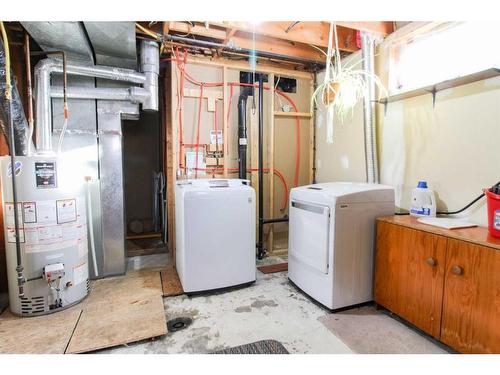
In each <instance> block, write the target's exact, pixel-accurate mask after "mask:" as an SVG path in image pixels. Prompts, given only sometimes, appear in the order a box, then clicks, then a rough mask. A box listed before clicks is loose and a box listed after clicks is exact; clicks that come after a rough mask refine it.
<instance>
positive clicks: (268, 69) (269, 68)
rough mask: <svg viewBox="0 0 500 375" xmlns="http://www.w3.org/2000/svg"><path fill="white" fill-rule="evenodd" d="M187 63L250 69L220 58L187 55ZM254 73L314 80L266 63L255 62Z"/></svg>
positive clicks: (301, 72) (311, 76) (240, 63)
mask: <svg viewBox="0 0 500 375" xmlns="http://www.w3.org/2000/svg"><path fill="white" fill-rule="evenodd" d="M187 62H188V63H190V64H197V65H206V66H218V67H224V66H225V67H227V68H229V69H235V70H244V71H245V70H246V71H250V70H251V67H250V65H249V64H248V62H247V61H230V60H228V59H224V58H220V57H213V58H208V57H200V56H194V55H188V58H187ZM255 69H256V72H258V73H266V74H271V73H273V74H276V75H280V76H285V77H291V78H302V79H309V80H310V79H314V76H313V74H312V73H309V72H304V71H301V70H293V69H286V68H282V67H279V66H274V65H270V64H266V63H261V62H257V64H256V68H255Z"/></svg>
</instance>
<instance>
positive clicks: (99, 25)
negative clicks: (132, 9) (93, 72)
mask: <svg viewBox="0 0 500 375" xmlns="http://www.w3.org/2000/svg"><path fill="white" fill-rule="evenodd" d="M83 25H84V26H85V30H87V35H88V37H89V39H90V43H91V44H92V48H93V50H94V54H95V59H96V64H98V65H107V66H119V67H121V68H129V69H136V68H137V50H136V38H135V22H88V21H84V22H83Z"/></svg>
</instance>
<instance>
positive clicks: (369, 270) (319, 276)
mask: <svg viewBox="0 0 500 375" xmlns="http://www.w3.org/2000/svg"><path fill="white" fill-rule="evenodd" d="M393 214H394V189H393V188H392V187H390V186H384V185H379V184H365V183H350V182H331V183H321V184H315V185H308V186H301V187H297V188H294V189H292V190H291V193H290V215H289V216H290V221H289V242H288V277H289V279H290V280H291V281H292V282H293V283H294V284H295V285H296V286H297V287H299V288H300V289H301V290H303V291H304V292H305V293H307V294H308V295H309V296H311V297H312V298H313V299H315V300H316V301H318V302H320V303H321V304H322V305H324V306H326V307H328V308H329V309H332V310H336V309H340V308H343V307H347V306H352V305H357V304H361V303H364V302H368V301H371V300H373V297H372V286H373V267H374V264H373V260H374V246H375V244H374V242H375V241H374V240H375V219H376V218H377V217H379V216H387V215H393Z"/></svg>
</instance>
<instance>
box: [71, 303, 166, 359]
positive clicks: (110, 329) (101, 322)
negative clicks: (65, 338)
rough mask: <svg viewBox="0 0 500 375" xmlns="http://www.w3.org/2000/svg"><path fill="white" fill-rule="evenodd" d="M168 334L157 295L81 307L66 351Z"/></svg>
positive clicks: (91, 348) (95, 348) (82, 349)
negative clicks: (79, 315) (80, 312)
mask: <svg viewBox="0 0 500 375" xmlns="http://www.w3.org/2000/svg"><path fill="white" fill-rule="evenodd" d="M166 333H167V323H166V319H165V312H164V309H163V298H162V296H161V294H160V295H157V296H153V297H147V298H140V299H129V300H127V301H125V302H122V301H120V302H114V303H111V304H109V305H108V306H103V305H100V304H98V305H93V306H91V307H87V308H85V309H84V310H83V312H82V315H81V317H80V321H79V322H78V326H77V327H76V329H75V332H74V333H73V337H72V338H71V341H70V343H69V345H68V349H67V350H66V353H84V352H89V351H95V350H99V349H103V348H107V347H112V346H116V345H120V344H126V343H131V342H135V341H141V340H145V339H147V338H152V337H157V336H162V335H165V334H166Z"/></svg>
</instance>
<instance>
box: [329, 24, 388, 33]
mask: <svg viewBox="0 0 500 375" xmlns="http://www.w3.org/2000/svg"><path fill="white" fill-rule="evenodd" d="M335 23H336V24H337V27H338V26H341V27H346V28H349V29H354V30H359V31H367V32H369V33H373V34H379V35H382V36H386V35H388V34H390V33H392V32H393V31H394V23H393V22H392V21H380V22H346V21H336V22H335Z"/></svg>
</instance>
